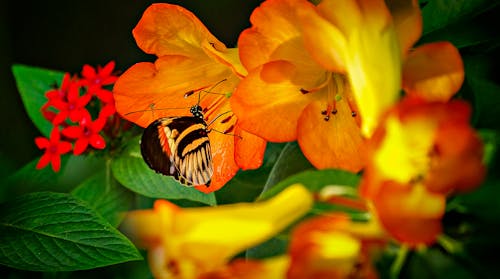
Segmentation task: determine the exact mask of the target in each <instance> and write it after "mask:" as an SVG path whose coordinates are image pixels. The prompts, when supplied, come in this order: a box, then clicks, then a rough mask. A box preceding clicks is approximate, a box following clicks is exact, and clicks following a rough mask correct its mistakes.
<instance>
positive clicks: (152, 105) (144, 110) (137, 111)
mask: <svg viewBox="0 0 500 279" xmlns="http://www.w3.org/2000/svg"><path fill="white" fill-rule="evenodd" d="M149 107H150V108H149V109H141V110H136V111H131V112H127V113H125V114H124V115H129V114H133V113H139V112H146V111H151V112H153V113H154V111H155V110H169V109H189V108H190V107H176V108H155V107H154V104H151V105H149Z"/></svg>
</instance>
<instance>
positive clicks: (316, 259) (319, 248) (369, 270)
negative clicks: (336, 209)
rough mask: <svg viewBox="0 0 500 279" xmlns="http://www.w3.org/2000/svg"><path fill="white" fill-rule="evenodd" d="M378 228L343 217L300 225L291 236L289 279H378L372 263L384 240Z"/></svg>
mask: <svg viewBox="0 0 500 279" xmlns="http://www.w3.org/2000/svg"><path fill="white" fill-rule="evenodd" d="M377 227H378V226H377V224H375V223H354V222H352V221H351V220H349V218H348V217H347V216H346V215H343V214H336V215H331V216H323V217H316V218H313V219H310V220H307V221H305V222H303V223H301V224H300V225H299V226H298V227H297V228H295V229H294V231H293V233H292V239H291V242H290V247H289V254H290V258H291V260H290V268H289V269H288V273H287V275H288V276H287V278H289V279H303V278H304V279H305V278H311V279H312V278H377V277H378V276H377V274H376V272H375V269H374V267H373V266H372V265H371V259H370V252H372V250H373V249H374V248H375V246H376V244H377V243H379V242H380V240H381V239H382V238H383V233H382V231H380V230H379V229H378V228H377Z"/></svg>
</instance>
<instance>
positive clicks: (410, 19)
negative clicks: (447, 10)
mask: <svg viewBox="0 0 500 279" xmlns="http://www.w3.org/2000/svg"><path fill="white" fill-rule="evenodd" d="M386 3H387V6H388V8H389V10H390V11H391V14H392V19H393V22H394V26H395V27H396V33H397V34H398V38H399V45H400V46H401V55H402V57H406V55H407V54H408V51H409V50H410V48H411V47H412V46H413V45H414V44H415V43H416V42H417V41H418V39H419V38H420V36H421V35H422V15H421V12H420V7H419V4H418V1H417V0H403V1H401V0H388V1H386Z"/></svg>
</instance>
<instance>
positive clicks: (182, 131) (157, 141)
mask: <svg viewBox="0 0 500 279" xmlns="http://www.w3.org/2000/svg"><path fill="white" fill-rule="evenodd" d="M141 153H142V157H143V158H144V161H146V163H147V165H148V166H149V167H150V168H151V169H153V170H155V171H156V172H158V173H162V174H164V175H169V176H173V177H174V178H175V179H177V180H178V181H179V182H181V183H182V184H185V185H187V186H198V185H207V186H209V185H210V180H211V178H212V174H213V165H212V153H211V150H210V141H209V139H208V134H207V130H206V123H205V121H204V120H203V119H201V118H198V117H192V116H181V117H165V118H160V119H157V120H156V121H154V122H153V123H151V124H150V125H149V126H148V127H147V128H146V129H145V130H144V133H143V135H142V139H141Z"/></svg>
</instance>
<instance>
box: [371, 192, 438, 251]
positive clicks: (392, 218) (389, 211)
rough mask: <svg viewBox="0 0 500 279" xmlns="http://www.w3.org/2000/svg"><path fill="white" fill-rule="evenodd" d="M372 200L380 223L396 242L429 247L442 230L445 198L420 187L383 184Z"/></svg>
mask: <svg viewBox="0 0 500 279" xmlns="http://www.w3.org/2000/svg"><path fill="white" fill-rule="evenodd" d="M373 201H374V205H375V208H376V210H377V214H378V216H379V219H380V222H381V223H382V225H383V226H384V227H385V228H386V230H387V231H388V232H389V233H390V234H391V235H392V236H393V237H394V238H396V239H397V240H398V241H401V242H403V243H406V244H408V245H412V246H416V245H420V244H432V243H433V242H434V241H435V240H436V238H437V236H438V235H439V234H440V233H441V231H442V225H441V218H442V217H443V215H444V210H445V206H446V197H445V196H444V195H441V194H435V193H432V192H430V191H428V190H427V189H426V188H425V186H423V185H415V186H409V185H408V186H405V185H400V184H396V183H385V184H384V185H383V186H382V187H381V188H380V191H379V192H378V195H377V196H376V197H375V198H374V200H373Z"/></svg>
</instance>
